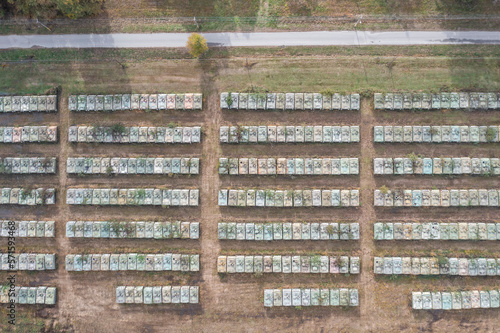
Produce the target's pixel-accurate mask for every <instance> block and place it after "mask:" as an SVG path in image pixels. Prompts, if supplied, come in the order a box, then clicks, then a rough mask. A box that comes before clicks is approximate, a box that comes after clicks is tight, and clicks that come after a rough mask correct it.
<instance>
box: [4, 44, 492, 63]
mask: <svg viewBox="0 0 500 333" xmlns="http://www.w3.org/2000/svg"><path fill="white" fill-rule="evenodd" d="M499 55H500V53H499V51H498V46H496V45H461V46H456V45H428V46H427V45H426V46H360V47H356V46H351V47H346V46H309V47H301V46H290V47H234V48H211V49H210V50H209V51H208V52H207V54H205V55H204V56H203V58H202V61H206V60H211V59H228V58H245V57H258V58H269V57H272V58H275V59H279V58H287V57H300V56H315V57H329V58H335V57H339V56H371V57H391V56H392V57H415V58H425V57H443V58H495V57H499ZM120 59H121V60H123V61H125V62H127V61H130V62H141V61H142V62H149V61H151V60H175V59H191V56H190V55H189V53H188V52H187V50H186V49H185V48H178V49H174V48H169V49H154V48H151V49H81V50H77V49H17V50H0V62H3V63H4V65H5V63H9V62H23V61H31V62H73V61H77V62H91V61H111V62H116V60H120Z"/></svg>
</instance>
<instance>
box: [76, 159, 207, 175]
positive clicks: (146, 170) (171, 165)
mask: <svg viewBox="0 0 500 333" xmlns="http://www.w3.org/2000/svg"><path fill="white" fill-rule="evenodd" d="M66 172H67V173H69V174H119V175H135V174H140V175H142V174H146V175H152V174H155V175H168V174H174V175H177V174H182V175H197V174H199V173H200V159H199V158H197V157H192V158H190V157H174V158H170V157H68V160H67V163H66Z"/></svg>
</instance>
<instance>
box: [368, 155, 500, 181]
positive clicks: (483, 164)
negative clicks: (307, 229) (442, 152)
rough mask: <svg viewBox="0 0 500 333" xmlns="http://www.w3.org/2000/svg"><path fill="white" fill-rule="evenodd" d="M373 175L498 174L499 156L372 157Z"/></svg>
mask: <svg viewBox="0 0 500 333" xmlns="http://www.w3.org/2000/svg"><path fill="white" fill-rule="evenodd" d="M373 172H374V174H375V175H487V176H489V175H500V159H499V158H487V157H482V158H470V157H444V158H440V157H435V158H430V157H427V158H421V157H417V158H415V159H411V158H408V157H396V158H394V159H393V158H391V157H388V158H374V159H373Z"/></svg>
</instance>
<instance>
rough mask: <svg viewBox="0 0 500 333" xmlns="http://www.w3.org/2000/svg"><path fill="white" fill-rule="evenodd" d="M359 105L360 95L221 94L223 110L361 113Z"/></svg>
mask: <svg viewBox="0 0 500 333" xmlns="http://www.w3.org/2000/svg"><path fill="white" fill-rule="evenodd" d="M359 105H360V97H359V94H347V95H341V94H338V93H335V94H321V93H237V92H231V93H228V92H223V93H221V94H220V107H221V109H241V110H352V111H359Z"/></svg>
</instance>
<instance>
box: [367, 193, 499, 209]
mask: <svg viewBox="0 0 500 333" xmlns="http://www.w3.org/2000/svg"><path fill="white" fill-rule="evenodd" d="M384 192H385V193H384ZM499 195H500V190H496V189H494V190H493V189H491V190H486V189H480V190H477V189H472V190H465V189H462V190H458V189H457V190H455V189H453V190H392V191H391V190H387V191H381V190H375V191H374V196H373V200H374V205H375V206H385V207H429V206H433V207H468V206H483V207H486V206H488V207H498V203H499V200H498V197H499Z"/></svg>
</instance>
